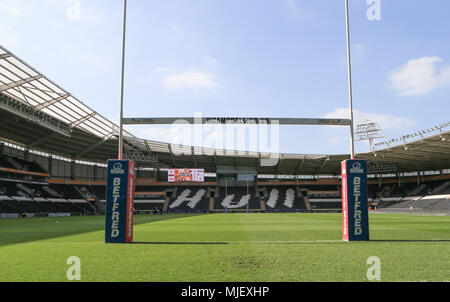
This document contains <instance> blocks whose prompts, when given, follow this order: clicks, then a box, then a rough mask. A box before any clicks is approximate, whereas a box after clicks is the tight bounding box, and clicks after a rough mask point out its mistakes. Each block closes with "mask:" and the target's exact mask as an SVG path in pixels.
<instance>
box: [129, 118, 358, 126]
mask: <svg viewBox="0 0 450 302" xmlns="http://www.w3.org/2000/svg"><path fill="white" fill-rule="evenodd" d="M180 121H182V122H186V123H188V124H195V123H202V124H207V123H212V124H252V123H253V124H278V125H312V126H314V125H324V126H350V125H351V120H350V119H333V118H254V117H250V118H249V117H143V118H123V119H122V123H123V124H124V125H168V124H174V123H176V122H180Z"/></svg>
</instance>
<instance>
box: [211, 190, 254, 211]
mask: <svg viewBox="0 0 450 302" xmlns="http://www.w3.org/2000/svg"><path fill="white" fill-rule="evenodd" d="M247 205H248V208H249V210H260V209H261V202H260V198H259V197H257V196H256V193H255V188H254V187H249V188H248V190H247V187H227V188H225V187H219V194H218V196H216V198H215V203H214V208H215V209H217V210H224V209H228V210H238V209H241V210H245V209H247Z"/></svg>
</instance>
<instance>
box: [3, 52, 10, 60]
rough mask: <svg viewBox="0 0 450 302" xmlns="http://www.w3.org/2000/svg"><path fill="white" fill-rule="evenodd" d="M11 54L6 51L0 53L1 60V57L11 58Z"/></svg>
mask: <svg viewBox="0 0 450 302" xmlns="http://www.w3.org/2000/svg"><path fill="white" fill-rule="evenodd" d="M10 56H11V55H10V54H9V53H4V54H2V55H0V60H1V59H6V58H9V57H10Z"/></svg>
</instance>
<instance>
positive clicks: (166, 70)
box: [153, 66, 176, 73]
mask: <svg viewBox="0 0 450 302" xmlns="http://www.w3.org/2000/svg"><path fill="white" fill-rule="evenodd" d="M153 71H154V72H157V73H171V72H175V71H176V70H175V68H171V67H165V66H158V67H155V68H153Z"/></svg>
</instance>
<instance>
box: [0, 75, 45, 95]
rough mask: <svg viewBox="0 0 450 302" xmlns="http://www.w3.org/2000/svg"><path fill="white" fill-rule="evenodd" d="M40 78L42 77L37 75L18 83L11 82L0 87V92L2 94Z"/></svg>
mask: <svg viewBox="0 0 450 302" xmlns="http://www.w3.org/2000/svg"><path fill="white" fill-rule="evenodd" d="M41 77H42V76H40V75H38V76H35V77H30V78H27V79H24V80H19V81H16V82H12V83H9V84H4V85H1V86H0V92H3V91H5V90H8V89H11V88H15V87H17V86H20V85H23V84H26V83H29V82H32V81H35V80H38V79H40V78H41Z"/></svg>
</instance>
